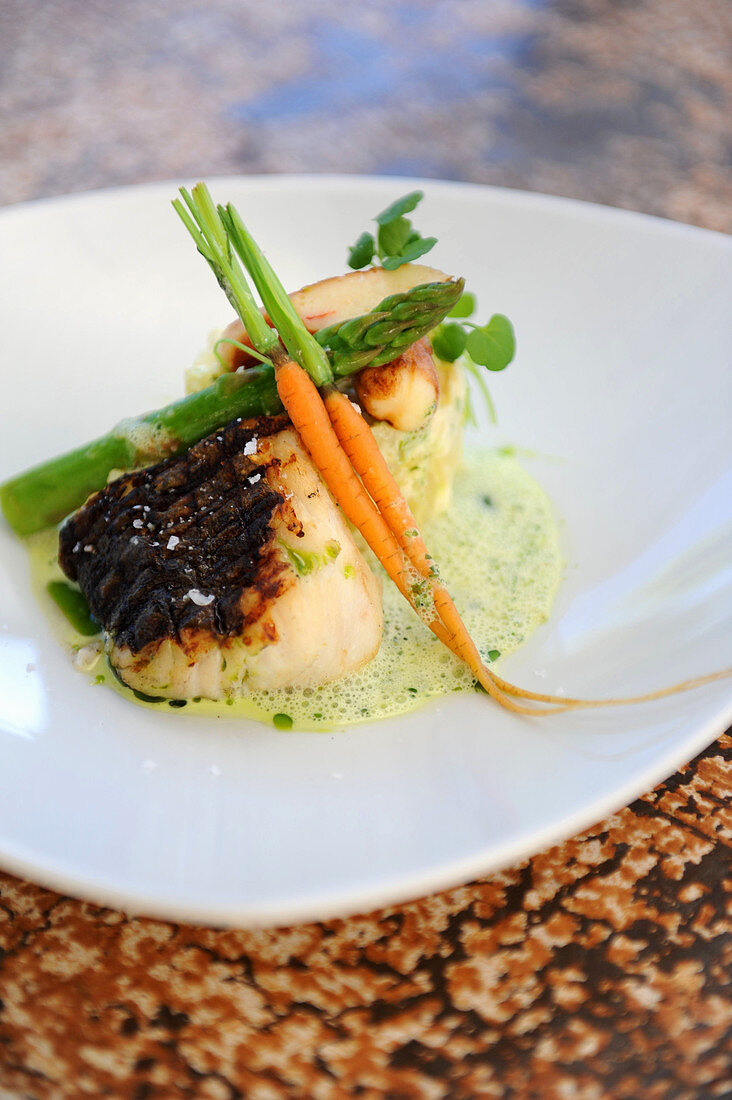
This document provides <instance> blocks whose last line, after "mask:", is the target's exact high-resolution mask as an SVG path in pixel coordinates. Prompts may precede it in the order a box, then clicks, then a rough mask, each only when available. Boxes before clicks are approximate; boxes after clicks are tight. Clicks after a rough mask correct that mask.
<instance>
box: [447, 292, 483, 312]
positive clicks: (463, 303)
mask: <svg viewBox="0 0 732 1100" xmlns="http://www.w3.org/2000/svg"><path fill="white" fill-rule="evenodd" d="M475 306H476V301H475V295H474V294H471V293H470V291H469V290H466V291H465V293H464V294H463V295H462V297H461V298H460V301H459V302H458V303H457V305H455V306H453V308H452V309H451V310H450V312H449V313H448V317H472V315H473V314H474V313H475Z"/></svg>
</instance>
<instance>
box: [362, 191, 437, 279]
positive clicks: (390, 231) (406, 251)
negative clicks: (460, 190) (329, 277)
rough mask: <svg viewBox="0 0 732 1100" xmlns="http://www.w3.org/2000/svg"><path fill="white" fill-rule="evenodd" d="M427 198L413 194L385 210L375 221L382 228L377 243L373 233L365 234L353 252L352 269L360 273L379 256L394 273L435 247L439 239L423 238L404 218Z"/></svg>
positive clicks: (379, 230) (386, 267)
mask: <svg viewBox="0 0 732 1100" xmlns="http://www.w3.org/2000/svg"><path fill="white" fill-rule="evenodd" d="M423 198H424V192H423V191H410V192H409V194H408V195H402V197H401V198H399V199H395V200H394V202H393V203H392V204H391V206H387V208H386V210H382V211H381V213H380V214H378V215H377V216H376V218H375V221H376V223H377V225H378V227H379V228H378V232H377V234H376V240H374V237H373V235H372V234H371V233H362V234H361V236H360V237H359V238H358V240H357V241H356V243H355V244H354V245H352V246H351V248H350V250H349V254H348V266H349V267H352V268H354V269H356V270H358V269H359V268H362V267H366V265H367V264H370V263H373V262H374V255H377V256H378V258H379V260H380V261H381V265H382V267H384V268H385V269H386V270H387V271H394V270H395V269H396V268H397V267H401V266H402V264H408V263H411V262H412V260H416V259H417V257H418V256H424V254H425V252H429V250H430V249H431V248H434V246H435V245H436V244H437V238H436V237H423V236H422V234H421V233H420V232H419V231H418V230H416V229H415V228H414V226H413V225H412V223H411V222H410V220H409V219H408V218H406V217H405V216H404V215H405V214H408V213H409V212H410V210H414V208H415V207H416V206H417V204H418V203H420V202H421V201H422V199H423Z"/></svg>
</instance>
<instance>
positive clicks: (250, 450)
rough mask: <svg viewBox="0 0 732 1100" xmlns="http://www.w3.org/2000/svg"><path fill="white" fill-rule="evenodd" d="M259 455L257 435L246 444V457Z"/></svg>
mask: <svg viewBox="0 0 732 1100" xmlns="http://www.w3.org/2000/svg"><path fill="white" fill-rule="evenodd" d="M256 453H257V437H256V435H255V436H254V437H253V438H252V439H250V440H249V442H248V443H245V444H244V454H245V455H255V454H256Z"/></svg>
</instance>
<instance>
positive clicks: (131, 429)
mask: <svg viewBox="0 0 732 1100" xmlns="http://www.w3.org/2000/svg"><path fill="white" fill-rule="evenodd" d="M194 195H195V200H191V203H189V201H188V200H189V199H190V198H191V197H190V196H188V198H186V195H184V200H185V202H186V205H185V206H183V205H182V204H181V203H180V200H176V203H175V206H176V210H177V211H178V213H179V214H180V215H181V217H182V219H183V221H184V222H185V224H186V226H187V228H188V229H189V231H190V232H191V235H192V236H193V237H194V240H195V241H196V244H197V246H198V248H199V251H201V252H202V254H203V255H204V257H205V258H206V260H207V261H208V263H209V264H210V266H211V268H212V270H213V271H214V274H215V275H216V278H217V279H218V280H219V282H220V283H221V284H222V286H223V287H224V290H225V293H226V295H227V297H228V298H229V300H230V301H231V302H232V305H233V306H234V308H235V310H236V312H237V314H238V315H239V316H240V317H241V319H242V321H243V323H244V325H245V326H246V328H247V331H248V332H249V335H250V336H251V337H252V340H253V342H256V344H257V345H258V346H259V349H260V350H259V354H260V355H261V354H263V352H262V349H271V350H270V356H271V355H273V354H275V345H276V347H277V348H279V346H280V345H279V341H278V337H277V334H276V333H274V331H273V330H272V329H271V328H270V327H269V326H268V325H267V324H266V323H265V322H264V320H263V318H262V316H261V314H260V313H259V310H258V309H257V308H256V305H255V304H254V300H253V298H252V296H251V292H250V291H249V288H248V286H247V284H246V279H245V277H244V275H243V273H242V272H241V268H240V267H239V265H238V263H237V261H236V258H235V257H232V255H231V253H230V251H228V248H227V245H226V234H225V231H224V230H223V227H221V234H223V236H222V235H221V234H220V233H219V228H218V227H219V225H220V222H219V219H218V215H217V212H216V209H215V207H214V206H213V203H212V202H210V196H208V193H207V192H206V191H205V189H204V188H202V189H201V190H200V191H199V190H198V189H194ZM192 206H193V207H195V208H196V209H197V211H198V218H196V217H195V216H194V213H193V209H192ZM463 285H464V284H463V280H462V279H457V280H450V281H448V282H444V283H427V284H424V285H422V286H418V287H414V288H413V289H412V290H409V291H407V292H405V293H404V294H396V295H390V296H389V297H388V298H385V299H384V301H383V302H381V303H380V304H379V306H377V308H376V309H375V310H373V311H372V312H371V313H369V314H366V315H364V317H360V318H356V319H355V320H351V321H346V322H345V323H344V324H342V325H338V326H333V327H332V328H329V329H325V330H323V331H322V332H321V333H318V334H317V337H316V338H317V340H318V344H320V345H321V346H322V347H323V348H324V350H325V353H326V355H327V358H328V361H329V362H330V364H331V369H332V371H333V374H334V375H335V376H336V378H343V377H345V376H346V375H349V374H352V373H354V372H355V371H358V370H360V369H361V368H362V367H364V366H366V365H368V364H372V365H373V364H374V362H375V361H376V362H380V363H384V362H388V361H389V360H391V359H393V358H394V357H395V356H396V355H398V354H399V352H400V351H401V350H402V349H403V348H404V347H406V346H408V344H409V343H413V342H414V341H415V340H417V339H420V338H421V337H422V336H424V335H426V333H428V332H429V331H430V330H431V329H432V328H434V327H435V325H437V324H439V323H440V321H442V320H443V319H444V317H445V316H446V315H447V314H448V313H449V312H450V310H451V309H452V308H453V306H454V305H455V303H456V302H457V301H458V299H459V298H460V295H461V294H462V290H463ZM265 330H266V331H265ZM265 354H266V353H265ZM279 412H282V405H281V403H280V400H279V397H278V396H277V388H276V386H275V382H274V369H273V367H272V364H271V361H266V362H264V363H263V364H261V365H258V366H255V367H252V368H250V369H248V370H246V371H244V372H242V373H236V374H225V375H223V376H222V377H221V378H218V379H217V380H216V382H214V383H213V385H211V386H208V387H207V388H206V389H205V390H201V391H200V392H199V393H195V394H191V395H189V396H188V397H184V398H182V399H180V400H179V401H174V402H173V403H172V404H170V405H166V406H165V407H164V408H162V409H156V410H154V411H153V412H149V413H145V414H144V415H142V416H139V417H133V418H129V419H127V420H123V421H121V422H120V423H119V424H117V425H116V426H115V427H114V428H112V430H111V431H110V432H108V433H107V434H106V435H104V436H101V437H100V438H99V439H95V440H93V441H92V442H91V443H87V444H85V445H84V446H82V447H78V448H76V449H75V450H73V451H70V452H67V453H66V454H63V455H61V456H59V457H58V458H53V459H50V460H49V461H47V462H44V463H42V464H41V465H39V466H35V467H33V468H32V469H30V470H27V471H26V472H24V473H22V474H19V475H18V476H17V477H14V478H11V479H10V480H8V481H6V482H4V484H2V485H0V507H1V508H2V511H3V514H4V515H5V518H6V520H7V522H8V523H9V525H10V526H11V527H12V529H13V530H14V531H15V533H16V534H17V535H20V536H26V535H31V534H33V533H34V532H35V531H40V530H42V529H43V528H44V527H48V526H50V525H51V524H53V523H57V522H58V521H59V520H61V519H63V518H64V516H67V515H68V514H69V512H72V511H73V510H74V509H75V508H78V507H79V506H80V505H81V504H83V502H84V501H85V500H86V498H87V497H88V496H89V494H90V493H92V492H94V491H95V490H97V489H101V488H102V487H103V486H104V485H105V483H106V480H107V476H108V475H109V473H110V471H111V470H114V469H122V470H124V469H131V468H134V467H137V466H144V465H147V464H149V463H151V462H156V461H158V460H160V459H162V458H167V457H169V456H171V455H176V454H180V453H181V452H183V451H185V450H187V449H188V447H190V446H191V445H192V444H193V443H195V442H197V441H198V440H199V439H202V438H203V437H204V436H206V435H209V434H210V433H211V432H213V431H215V429H216V428H219V427H221V425H222V424H226V423H228V422H229V421H231V420H234V419H236V418H237V417H242V418H248V417H254V416H273V415H275V414H277V413H279Z"/></svg>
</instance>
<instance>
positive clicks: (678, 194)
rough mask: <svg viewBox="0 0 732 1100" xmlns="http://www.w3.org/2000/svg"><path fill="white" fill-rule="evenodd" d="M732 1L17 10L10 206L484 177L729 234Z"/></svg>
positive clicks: (58, 1)
mask: <svg viewBox="0 0 732 1100" xmlns="http://www.w3.org/2000/svg"><path fill="white" fill-rule="evenodd" d="M731 57H732V4H731V3H730V0H363V2H361V3H357V4H349V3H341V2H337V0H310V2H309V3H307V4H306V3H304V2H302V0H289V2H287V0H270V2H262V0H205V2H203V0H201V2H199V3H196V2H190V0H185V2H183V0H155V2H154V3H151V2H150V0H125V2H124V3H122V4H120V3H118V2H116V0H85V2H84V3H79V2H78V0H2V3H0V202H1V203H12V202H19V201H23V200H25V199H34V198H38V197H41V196H47V195H57V194H63V193H66V192H71V191H85V190H89V189H92V188H96V187H108V186H113V185H119V184H129V183H137V182H141V181H146V180H155V179H167V178H171V177H176V178H178V177H183V178H186V179H193V178H194V177H196V178H197V177H201V176H206V177H212V176H215V175H221V174H228V173H258V172H347V173H378V174H386V175H413V176H428V177H440V178H443V179H462V180H471V181H474V182H479V183H491V184H499V185H503V186H508V187H519V188H526V189H531V190H537V191H545V192H551V193H554V194H559V195H569V196H573V197H577V198H583V199H589V200H592V201H595V202H601V203H609V204H612V205H617V206H625V207H630V208H633V209H636V210H641V211H646V212H649V213H653V214H660V215H663V216H665V217H670V218H675V219H679V220H682V221H687V222H692V223H696V224H699V225H705V226H708V227H710V228H714V229H720V230H727V231H729V230H730V229H732V130H731V123H730V120H731V119H732V65H731V64H730V58H731Z"/></svg>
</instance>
